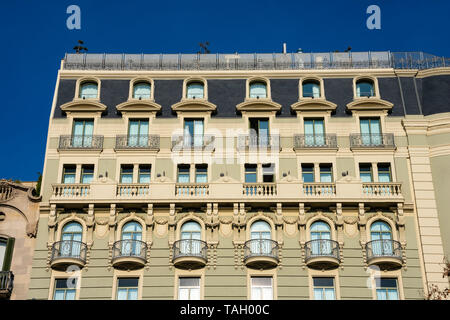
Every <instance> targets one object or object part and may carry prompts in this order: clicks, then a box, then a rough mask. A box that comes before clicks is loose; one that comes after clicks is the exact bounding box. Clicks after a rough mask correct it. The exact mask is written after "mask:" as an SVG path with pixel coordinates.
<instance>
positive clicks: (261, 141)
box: [238, 134, 280, 150]
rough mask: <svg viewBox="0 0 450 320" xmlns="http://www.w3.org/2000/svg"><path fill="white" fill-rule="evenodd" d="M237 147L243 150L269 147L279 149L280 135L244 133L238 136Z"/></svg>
mask: <svg viewBox="0 0 450 320" xmlns="http://www.w3.org/2000/svg"><path fill="white" fill-rule="evenodd" d="M238 149H240V150H244V149H249V150H252V149H254V150H258V149H260V150H261V149H270V150H280V135H279V134H271V135H267V136H264V135H253V134H244V135H239V136H238Z"/></svg>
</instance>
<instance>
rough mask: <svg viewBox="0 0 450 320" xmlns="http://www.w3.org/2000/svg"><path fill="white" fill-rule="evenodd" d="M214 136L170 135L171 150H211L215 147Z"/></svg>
mask: <svg viewBox="0 0 450 320" xmlns="http://www.w3.org/2000/svg"><path fill="white" fill-rule="evenodd" d="M215 138H216V137H215V136H214V135H211V134H204V135H203V134H198V135H193V136H191V135H174V136H172V151H180V150H186V149H187V150H204V151H213V150H214V148H215Z"/></svg>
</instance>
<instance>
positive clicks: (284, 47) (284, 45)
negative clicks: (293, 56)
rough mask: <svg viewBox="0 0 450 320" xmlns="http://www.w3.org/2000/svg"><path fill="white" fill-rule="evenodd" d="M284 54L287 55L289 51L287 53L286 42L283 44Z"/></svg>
mask: <svg viewBox="0 0 450 320" xmlns="http://www.w3.org/2000/svg"><path fill="white" fill-rule="evenodd" d="M283 53H284V54H286V53H287V51H286V42H284V43H283Z"/></svg>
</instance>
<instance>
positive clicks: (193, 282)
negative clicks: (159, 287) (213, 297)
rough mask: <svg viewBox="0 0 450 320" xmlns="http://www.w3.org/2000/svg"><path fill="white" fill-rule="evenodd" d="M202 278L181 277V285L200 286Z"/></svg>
mask: <svg viewBox="0 0 450 320" xmlns="http://www.w3.org/2000/svg"><path fill="white" fill-rule="evenodd" d="M198 286H200V278H180V287H198Z"/></svg>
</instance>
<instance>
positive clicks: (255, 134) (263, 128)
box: [249, 118, 269, 147]
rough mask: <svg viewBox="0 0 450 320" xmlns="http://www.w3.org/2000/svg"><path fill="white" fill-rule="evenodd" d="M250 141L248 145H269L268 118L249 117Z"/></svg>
mask: <svg viewBox="0 0 450 320" xmlns="http://www.w3.org/2000/svg"><path fill="white" fill-rule="evenodd" d="M249 122H250V141H249V145H250V146H253V147H256V146H268V145H269V119H267V118H250V119H249Z"/></svg>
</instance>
